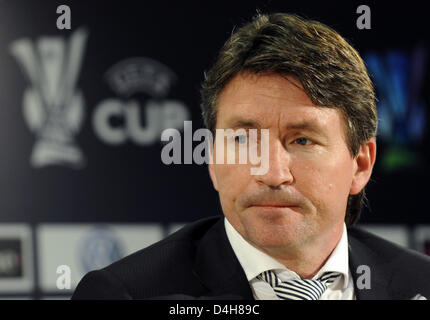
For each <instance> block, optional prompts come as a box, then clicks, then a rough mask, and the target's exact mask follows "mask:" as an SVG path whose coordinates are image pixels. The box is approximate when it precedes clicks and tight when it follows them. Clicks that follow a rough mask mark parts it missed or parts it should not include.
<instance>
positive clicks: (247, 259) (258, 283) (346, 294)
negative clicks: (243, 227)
mask: <svg viewBox="0 0 430 320" xmlns="http://www.w3.org/2000/svg"><path fill="white" fill-rule="evenodd" d="M224 222H225V223H224V224H225V230H226V232H227V237H228V240H229V241H230V244H231V246H232V248H233V251H234V253H235V254H236V257H237V259H238V260H239V262H240V264H241V266H242V268H243V270H244V271H245V274H246V277H247V279H248V281H249V284H250V286H251V289H252V292H253V295H254V298H255V299H256V300H280V298H278V297H277V296H276V294H275V291H274V290H273V288H272V287H271V286H270V284H268V283H267V282H265V281H263V280H259V279H257V276H258V275H259V274H260V273H262V272H264V271H267V270H273V271H274V272H275V273H276V275H277V276H278V278H280V279H281V280H282V281H287V280H293V279H300V276H299V275H298V274H297V273H295V272H294V271H292V270H289V269H287V268H286V267H285V266H284V265H283V264H282V263H280V262H279V261H277V260H276V259H274V258H272V257H271V256H269V255H268V254H266V253H264V252H263V251H261V250H258V249H257V248H255V247H254V246H252V245H251V244H249V243H248V242H247V241H246V240H245V239H244V238H243V237H242V236H241V235H240V234H239V233H238V232H237V231H236V229H234V227H233V226H232V225H231V224H230V222H229V221H228V220H227V218H225V219H224ZM347 237H348V236H347V231H346V226H345V224H344V225H343V232H342V237H341V238H340V241H339V242H338V244H337V246H336V248H335V249H334V251H333V252H332V254H331V255H330V257H329V258H328V260H327V261H326V263H325V264H324V265H323V266H322V268H321V269H320V270H319V271H318V272H317V274H316V275H315V276H314V277H313V279H317V278H319V277H320V276H321V275H322V274H323V273H324V272H327V271H334V272H339V273H341V274H342V275H341V276H340V277H339V278H337V279H336V280H335V281H334V282H333V283H332V284H330V285H329V287H328V289H327V290H326V291H325V292H324V293H323V295H322V296H321V298H320V300H355V294H354V285H353V278H352V276H351V272H350V270H349V264H348V238H347Z"/></svg>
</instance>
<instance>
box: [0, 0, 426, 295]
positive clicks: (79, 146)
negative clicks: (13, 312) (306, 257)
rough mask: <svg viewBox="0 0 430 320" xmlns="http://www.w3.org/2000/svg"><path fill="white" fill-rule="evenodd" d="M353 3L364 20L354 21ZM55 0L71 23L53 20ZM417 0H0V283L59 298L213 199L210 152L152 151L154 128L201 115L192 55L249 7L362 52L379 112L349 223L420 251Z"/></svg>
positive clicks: (206, 56) (422, 201)
mask: <svg viewBox="0 0 430 320" xmlns="http://www.w3.org/2000/svg"><path fill="white" fill-rule="evenodd" d="M362 4H365V5H367V6H368V7H369V9H370V10H371V25H370V29H359V28H358V27H357V19H358V17H359V16H360V14H358V13H357V8H358V7H359V5H362ZM61 5H66V6H67V7H68V8H69V9H70V17H71V25H70V27H71V28H70V29H59V28H58V27H57V20H58V19H59V17H60V16H61V12H64V11H61V10H60V13H57V8H59V6H61ZM421 6H422V5H420V4H419V2H413V1H408V2H407V3H403V4H402V5H394V4H392V3H384V2H382V1H378V2H377V3H376V2H363V3H361V2H354V1H349V2H348V3H342V4H341V3H337V2H334V1H314V2H311V1H305V0H301V1H212V2H209V1H208V2H204V1H199V2H197V1H189V2H188V1H187V2H186V1H175V2H173V1H172V2H167V1H152V0H151V1H128V0H122V1H104V2H100V1H54V0H50V1H47V0H43V1H30V0H28V1H22V0H14V1H5V0H3V1H0V148H1V149H0V152H1V157H0V195H1V197H0V294H1V297H2V298H18V299H20V298H22V299H27V298H29V299H33V298H35V299H45V298H68V297H70V295H71V293H72V292H73V289H74V287H75V286H76V284H77V283H78V282H79V280H80V279H81V278H82V276H83V275H84V274H85V273H86V272H88V271H90V270H93V269H97V268H101V267H103V266H105V265H108V264H110V263H111V262H113V261H115V260H117V259H120V258H121V257H124V256H125V255H128V254H130V253H132V252H134V251H136V250H139V249H141V248H144V247H146V246H148V245H150V244H152V243H154V242H156V241H158V240H160V239H162V238H164V237H165V236H166V235H167V234H169V233H171V232H173V231H174V230H177V229H178V228H179V227H180V226H182V225H183V224H185V223H187V222H190V221H193V220H196V219H199V218H202V217H206V216H211V215H220V214H221V211H220V206H219V202H218V197H217V194H216V193H215V191H214V190H213V188H212V186H211V183H210V180H209V176H208V172H207V167H206V166H205V165H197V164H181V165H179V164H178V165H170V166H167V165H164V164H163V163H162V161H161V158H160V154H161V149H162V147H163V143H162V142H161V139H160V135H161V132H162V131H163V130H164V129H166V128H176V129H178V130H179V131H180V132H181V133H183V126H184V121H186V120H190V121H192V126H193V130H196V129H198V128H202V127H203V123H202V120H201V116H200V108H199V85H200V83H201V81H202V79H203V71H204V70H205V69H207V68H208V67H209V66H210V65H211V63H212V62H213V61H214V59H215V56H216V53H217V51H218V50H219V48H220V47H221V46H222V44H223V42H224V41H225V40H226V38H227V37H228V36H229V34H230V32H231V30H232V28H233V26H234V25H240V24H241V23H242V22H243V21H245V20H249V18H250V17H252V16H253V15H254V14H255V12H256V9H260V10H261V11H262V12H276V11H282V12H290V13H297V14H299V15H302V16H304V17H307V18H312V19H316V20H319V21H322V22H323V23H325V24H327V25H329V26H331V27H333V28H335V29H336V30H338V31H339V32H340V33H341V34H342V35H343V36H345V37H346V38H347V39H348V40H349V41H350V43H352V44H353V45H354V46H355V47H356V48H357V49H358V50H359V52H360V53H361V54H362V56H363V57H364V59H365V61H366V64H367V67H368V69H369V72H370V74H371V76H372V79H373V80H374V83H375V85H376V90H377V96H378V111H379V118H380V126H379V131H378V155H377V161H376V167H375V170H374V174H373V177H372V180H371V182H370V183H369V185H368V187H367V194H368V200H369V201H368V207H367V208H365V210H364V213H363V215H362V219H361V223H362V225H363V226H365V227H366V228H368V229H369V230H371V231H372V232H374V233H377V234H380V235H381V236H383V237H386V238H388V239H391V240H392V241H395V242H397V243H399V244H401V245H403V246H407V247H411V248H413V249H415V250H418V251H421V252H425V253H427V254H430V214H429V212H428V191H429V189H428V184H427V181H429V178H430V174H429V172H428V166H427V164H428V160H429V152H428V145H429V144H428V141H429V132H428V130H427V127H428V121H429V116H428V113H429V112H428V110H429V109H428V105H429V104H430V99H429V98H430V95H429V92H430V90H429V89H430V88H429V83H430V81H429V80H430V79H429V72H428V71H429V64H428V62H429V61H428V59H429V56H428V52H429V47H428V45H429V41H428V40H429V31H428V28H426V27H425V22H426V21H427V17H426V10H423V8H422V7H421ZM63 8H64V7H63ZM60 9H61V8H60ZM63 23H64V21H63ZM68 279H69V280H70V282H69V281H68Z"/></svg>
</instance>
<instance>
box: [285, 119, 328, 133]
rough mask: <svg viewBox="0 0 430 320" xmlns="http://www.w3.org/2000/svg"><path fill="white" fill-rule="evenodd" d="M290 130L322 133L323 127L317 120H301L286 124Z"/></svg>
mask: <svg viewBox="0 0 430 320" xmlns="http://www.w3.org/2000/svg"><path fill="white" fill-rule="evenodd" d="M285 128H286V129H288V130H308V131H313V132H316V133H322V132H323V128H322V127H321V126H320V125H319V124H318V122H315V121H306V120H305V121H300V122H295V123H289V124H287V125H286V126H285Z"/></svg>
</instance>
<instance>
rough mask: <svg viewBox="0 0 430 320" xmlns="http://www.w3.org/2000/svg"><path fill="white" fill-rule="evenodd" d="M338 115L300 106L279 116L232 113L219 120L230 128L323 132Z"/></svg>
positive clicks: (330, 109)
mask: <svg viewBox="0 0 430 320" xmlns="http://www.w3.org/2000/svg"><path fill="white" fill-rule="evenodd" d="M300 109H302V110H301V112H300V111H299V112H298V111H297V110H300ZM305 109H306V110H305ZM311 109H312V110H311ZM336 113H337V110H336V109H333V108H327V107H312V108H309V106H298V108H297V109H296V110H295V111H294V112H285V113H283V112H280V113H279V114H274V113H270V112H269V113H268V114H265V112H261V113H256V114H252V113H249V112H240V111H239V112H232V113H230V114H224V117H223V119H219V120H221V121H219V122H221V123H223V124H224V125H225V126H228V127H247V128H269V127H272V126H275V125H276V126H278V127H281V128H283V129H297V130H299V129H301V130H311V131H312V130H323V129H324V128H325V127H327V126H328V125H330V124H332V121H331V120H332V118H333V117H336ZM221 123H220V124H221Z"/></svg>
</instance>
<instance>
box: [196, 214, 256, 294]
mask: <svg viewBox="0 0 430 320" xmlns="http://www.w3.org/2000/svg"><path fill="white" fill-rule="evenodd" d="M194 274H195V275H196V276H197V277H198V278H199V279H200V281H201V282H202V283H203V285H204V286H205V287H207V288H208V296H213V297H217V298H219V297H220V296H225V297H227V296H228V297H229V298H237V299H248V300H249V299H253V295H252V291H251V287H250V285H249V283H248V280H247V278H246V275H245V272H244V271H243V269H242V266H241V265H240V263H239V261H238V260H237V258H236V255H235V254H234V251H233V249H232V247H231V245H230V242H229V241H228V238H227V234H226V232H225V227H224V219H222V218H221V219H220V220H219V221H217V222H216V223H215V224H214V226H213V227H212V228H211V229H209V231H208V232H207V233H206V235H205V236H204V237H203V238H202V240H201V242H200V244H199V245H198V247H197V253H196V261H195V264H194Z"/></svg>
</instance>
